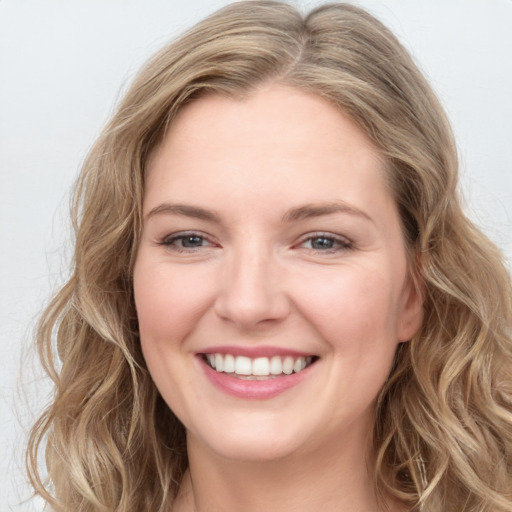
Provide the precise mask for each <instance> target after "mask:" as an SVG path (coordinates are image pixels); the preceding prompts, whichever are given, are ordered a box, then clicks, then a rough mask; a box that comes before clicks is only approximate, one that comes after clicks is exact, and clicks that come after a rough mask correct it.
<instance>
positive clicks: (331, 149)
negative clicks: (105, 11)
mask: <svg viewBox="0 0 512 512" xmlns="http://www.w3.org/2000/svg"><path fill="white" fill-rule="evenodd" d="M384 167H385V166H384V163H383V161H382V160H381V159H380V158H379V155H378V152H377V151H376V149H375V147H374V146H373V145H372V143H371V142H370V140H369V139H368V138H367V137H366V135H365V134H364V133H363V132H362V131H361V130H360V129H359V128H358V127H357V126H356V125H355V124H354V123H353V122H352V121H350V120H349V119H347V118H346V117H344V116H343V115H342V114H341V113H340V112H339V111H338V110H337V109H336V108H335V107H333V106H332V105H330V104H328V103H327V102H326V101H325V100H323V99H321V98H319V97H317V96H313V95H309V94H306V93H304V92H301V91H298V90H296V89H291V88H286V87H283V86H277V85H273V86H267V87H265V88H261V89H259V90H258V91H257V92H255V93H253V94H251V95H250V96H249V97H248V98H246V99H243V100H236V99H232V98H226V97H221V96H218V95H210V96H206V97H203V98H202V99H199V100H197V101H195V102H193V103H191V104H190V105H188V106H187V107H185V108H184V109H183V110H182V111H181V112H180V114H179V115H178V117H177V119H176V120H175V121H174V123H173V124H172V127H171V129H170V131H169V133H168V134H167V136H166V138H165V139H164V141H163V143H162V144H161V146H160V148H159V149H158V150H157V151H156V152H155V154H153V155H152V158H151V159H150V161H149V164H148V176H147V186H146V191H145V197H144V229H143V234H142V239H141V242H140V247H139V250H138V255H137V261H136V265H135V275H134V288H135V301H136V306H137V313H138V319H139V326H140V337H141V343H142V350H143V353H144V357H145V359H146V362H147V365H148V368H149V371H150V373H151V376H152V378H153V380H154V382H155V384H156V386H157V388H158V390H159V391H160V393H161V395H162V396H163V398H164V400H165V401H166V402H167V404H168V405H169V407H170V408H171V409H172V410H173V411H174V412H175V414H176V415H177V416H178V417H179V418H180V420H181V421H182V422H183V424H184V425H185V427H186V429H187V434H188V436H189V442H190V443H192V444H195V445H196V446H201V447H202V448H203V449H207V450H209V451H210V453H212V452H213V453H216V454H218V455H220V456H223V457H228V458H236V459H244V460H270V459H275V458H279V457H284V456H287V455H290V454H293V453H307V452H308V451H312V450H315V449H318V447H319V446H325V447H329V446H334V444H335V443H340V442H343V440H345V441H347V440H353V442H361V443H362V442H363V440H364V439H365V438H366V436H367V434H368V432H369V431H370V429H371V424H372V421H373V411H374V408H375V401H376V397H377V395H378V393H379V390H380V389H381V387H382V385H383V384H384V382H385V380H386V378H387V376H388V374H389V371H390V367H391V364H392V361H393V356H394V354H395V351H396V348H397V345H398V343H399V342H404V341H407V340H408V339H409V338H410V337H411V336H412V335H413V334H414V333H415V331H416V330H417V329H418V327H419V324H420V322H421V301H420V298H419V297H418V295H417V293H416V291H415V288H414V286H413V283H412V279H411V278H410V276H409V275H408V266H407V261H406V251H405V248H404V240H403V237H402V233H401V229H400V221H399V217H398V214H397V208H396V205H395V203H394V201H393V198H392V196H391V194H390V192H389V190H388V187H387V183H386V176H385V168H384ZM213 366H215V367H216V368H213ZM304 366H305V368H304ZM355 440H358V441H355Z"/></svg>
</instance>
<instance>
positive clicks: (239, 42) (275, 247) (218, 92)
mask: <svg viewBox="0 0 512 512" xmlns="http://www.w3.org/2000/svg"><path fill="white" fill-rule="evenodd" d="M456 185H457V159H456V150H455V145H454V142H453V139H452V135H451V132H450V128H449V126H448V123H447V121H446V118H445V116H444V113H443V111H442V109H441V107H440V106H439V104H438V102H437V100H436V98H435V96H434V94H433V93H432V91H431V89H430V87H429V86H428V85H427V83H426V82H425V80H424V78H423V77H422V76H421V74H420V73H419V71H418V70H417V68H416V67H415V65H414V64H413V62H412V60H411V58H410V56H409V55H408V54H407V52H406V51H405V50H404V49H403V47H402V46H401V45H400V44H399V43H398V42H397V40H396V39H395V37H394V36H393V35H392V34H391V33H390V32H389V31H388V30H387V29H386V28H385V27H383V26H382V25H381V24H380V23H379V22H378V21H376V20H375V19H374V18H372V17H371V16H370V15H369V14H367V13H366V12H364V11H362V10H360V9H358V8H356V7H353V6H349V5H344V4H340V5H331V6H325V7H320V8H318V9H316V10H314V11H312V12H311V13H310V14H308V15H307V16H305V17H302V16H301V15H300V14H299V13H297V12H296V10H295V9H294V8H292V7H290V6H288V5H285V4H281V3H276V2H268V1H253V2H242V3H238V4H233V5H231V6H229V7H227V8H225V9H223V10H221V11H219V12H218V13H217V14H215V15H213V16H211V17H209V18H208V19H206V20H205V21H204V22H202V23H200V24H199V25H197V26H196V27H195V28H193V29H192V30H191V31H189V32H188V33H187V34H185V35H184V36H183V37H182V38H181V39H179V40H178V41H177V42H175V43H173V44H172V45H170V46H169V47H167V48H165V49H164V50H162V51H161V52H160V53H159V54H158V55H157V56H156V57H155V58H154V59H153V60H152V61H151V62H150V63H149V64H148V65H147V66H146V68H145V69H143V71H142V72H141V73H140V75H139V76H138V78H137V79H136V80H135V82H134V84H133V85H132V87H131V89H130V90H129V91H128V93H127V94H126V97H125V98H124V100H123V101H122V102H121V104H120V106H119V108H118V110H117V112H116V114H115V115H114V117H113V119H112V120H111V122H110V123H109V125H108V126H107V127H106V129H105V131H104V133H103V134H102V136H101V137H100V139H99V140H98V142H97V143H96V145H95V147H94V148H93V150H92V151H91V153H90V155H89V157H88V159H87V161H86V162H85V164H84V169H83V172H82V175H81V178H80V181H79V183H78V186H77V190H76V195H75V207H74V215H75V228H76V235H77V238H76V251H75V264H74V273H73V275H72V277H71V279H70V280H69V282H68V283H67V284H66V286H64V288H63V289H62V290H61V291H60V292H59V293H58V294H57V295H56V297H55V299H54V300H53V302H52V303H51V305H50V307H49V308H48V310H47V311H46V313H45V315H44V317H43V319H42V321H41V324H40V329H39V349H40V353H41V357H42V360H43V363H44V364H45V366H46V368H47V370H48V372H49V374H50V375H51V376H52V378H53V380H54V382H55V386H56V388H55V389H56V391H55V399H54V402H53V403H52V405H51V406H50V408H49V409H48V410H47V411H46V412H45V414H44V415H43V416H42V417H41V419H40V421H39V422H38V424H37V425H36V426H35V427H34V429H33V433H32V438H31V442H30V448H29V456H28V463H29V469H30V471H31V477H32V481H33V483H34V485H35V487H36V489H37V491H38V492H39V493H40V494H41V495H42V496H43V497H44V498H45V499H46V500H47V501H48V503H50V505H51V507H52V508H53V509H55V510H66V511H71V510H73V511H75V510H80V511H93V510H94V511H96V510H109V511H110V510H119V511H125V510H126V511H127V510H152V511H153V510H154V511H169V510H172V511H173V512H182V511H185V512H188V511H193V510H196V511H204V510H208V511H217V510H219V511H220V510H222V511H231V510H241V509H243V510H248V511H251V510H266V511H272V510H280V511H282V510H290V511H291V510H293V511H301V510H325V511H329V510H333V511H334V510H360V511H364V512H369V511H372V512H373V511H375V510H379V511H381V510H382V511H384V510H392V511H415V510H422V511H441V510H443V511H452V510H453V511H458V510H461V511H462V510H464V511H480V512H482V511H491V510H492V511H510V510H512V482H511V474H512V468H511V465H512V462H511V460H512V439H511V437H512V434H511V433H510V422H511V419H512V414H511V413H512V404H511V390H510V384H511V377H512V376H511V375H510V361H511V349H512V343H511V324H512V304H511V289H510V278H509V276H508V274H507V272H506V270H505V268H504V265H503V263H502V260H501V256H500V254H499V252H498V250H497V249H496V248H495V247H494V246H493V245H492V244H491V243H490V242H489V241H488V240H487V239H486V238H485V237H484V236H483V235H482V234H481V233H480V232H479V231H478V230H477V229H476V228H475V227H474V226H472V224H471V223H470V222H469V220H468V219H467V218H466V217H465V216H464V214H463V213H462V210H461V207H460V203H459V201H458V197H457V191H456ZM54 335H56V340H57V354H58V358H59V359H60V361H61V363H59V364H57V362H56V361H55V355H54V349H53V345H52V339H53V336H54ZM57 366H59V369H57ZM46 436H48V438H47V444H46V460H47V466H48V471H49V479H50V487H49V489H51V490H48V489H47V488H45V486H44V484H43V483H42V482H41V479H40V478H39V476H38V471H37V469H36V461H37V458H38V452H39V449H40V448H41V446H42V441H43V439H44V438H45V437H46Z"/></svg>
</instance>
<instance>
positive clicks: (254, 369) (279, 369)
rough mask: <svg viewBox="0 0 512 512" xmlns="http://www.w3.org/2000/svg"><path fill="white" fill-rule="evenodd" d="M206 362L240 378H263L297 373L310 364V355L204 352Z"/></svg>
mask: <svg viewBox="0 0 512 512" xmlns="http://www.w3.org/2000/svg"><path fill="white" fill-rule="evenodd" d="M206 362H207V363H208V364H209V365H210V366H211V367H212V368H213V369H214V370H216V371H218V372H224V373H232V374H236V375H239V376H240V378H249V379H252V378H253V377H255V379H254V380H265V379H267V378H272V377H274V376H276V375H283V374H285V375H291V374H292V373H299V372H301V371H302V370H304V368H306V367H307V366H308V365H310V364H311V362H312V358H311V357H292V356H285V357H280V356H273V357H271V358H268V357H256V358H255V359H251V358H249V357H245V356H236V357H235V356H234V355H232V354H206Z"/></svg>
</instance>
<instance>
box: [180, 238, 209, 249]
mask: <svg viewBox="0 0 512 512" xmlns="http://www.w3.org/2000/svg"><path fill="white" fill-rule="evenodd" d="M175 240H176V241H178V240H179V242H180V244H181V246H182V247H186V248H187V249H191V248H194V247H201V246H202V245H203V244H204V238H203V237H200V236H197V235H187V236H181V237H179V238H178V239H175Z"/></svg>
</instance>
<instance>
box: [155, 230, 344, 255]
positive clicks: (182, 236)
mask: <svg viewBox="0 0 512 512" xmlns="http://www.w3.org/2000/svg"><path fill="white" fill-rule="evenodd" d="M192 238H195V239H198V242H199V243H202V242H206V245H197V246H193V247H184V246H183V245H178V244H177V242H181V243H183V241H185V240H187V239H192ZM314 240H317V241H318V240H324V241H327V242H329V243H330V244H331V245H332V246H331V247H328V248H323V249H319V248H316V249H315V248H314V247H305V249H307V250H309V251H313V252H316V253H327V254H333V253H338V252H343V251H347V250H350V249H353V244H352V242H351V241H350V240H348V239H347V238H345V237H340V236H335V235H333V234H331V233H314V234H312V235H309V236H307V237H305V238H303V239H302V240H301V241H300V242H299V243H298V244H296V245H295V246H294V247H293V248H299V247H301V246H304V244H306V243H308V242H309V243H311V244H312V243H313V241H314ZM159 245H162V246H164V247H167V248H169V249H171V250H174V251H176V252H194V251H195V250H197V249H200V248H202V247H215V246H216V244H214V243H213V242H210V241H209V240H208V238H207V237H205V236H204V235H203V234H201V233H197V232H195V231H188V232H182V233H176V234H174V235H171V236H168V237H166V238H164V239H163V240H162V241H161V242H160V243H159Z"/></svg>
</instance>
